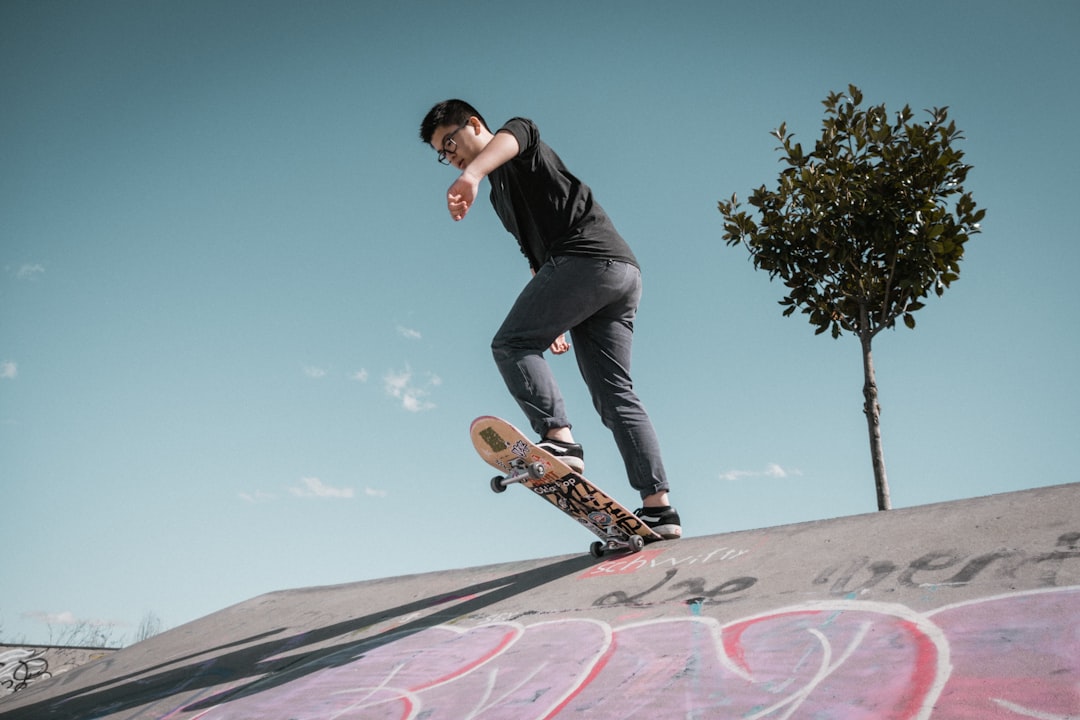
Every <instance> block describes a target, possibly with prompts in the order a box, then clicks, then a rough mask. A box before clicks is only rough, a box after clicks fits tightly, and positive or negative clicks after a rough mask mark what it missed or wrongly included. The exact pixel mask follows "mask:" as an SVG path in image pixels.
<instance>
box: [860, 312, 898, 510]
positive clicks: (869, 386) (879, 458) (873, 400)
mask: <svg viewBox="0 0 1080 720" xmlns="http://www.w3.org/2000/svg"><path fill="white" fill-rule="evenodd" d="M864 327H865V326H864ZM872 341H873V335H872V334H871V333H870V332H869V331H866V330H863V331H862V332H860V333H859V342H860V343H861V344H862V356H863V378H864V382H863V398H864V405H863V412H864V413H866V427H867V429H868V430H869V431H870V462H871V463H872V464H873V466H874V484H875V485H876V486H877V504H878V510H891V509H892V501H891V500H890V499H889V478H888V477H887V476H886V475H885V453H884V451H883V450H882V448H881V405H879V404H878V390H877V379H876V378H875V377H874V357H873V355H872V354H871V352H870V344H871V342H872Z"/></svg>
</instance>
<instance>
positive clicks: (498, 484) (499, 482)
mask: <svg viewBox="0 0 1080 720" xmlns="http://www.w3.org/2000/svg"><path fill="white" fill-rule="evenodd" d="M505 479H506V478H504V477H503V476H502V475H496V476H495V477H493V478H491V489H492V490H493V491H495V492H497V493H501V492H506V485H505V484H503V480H505Z"/></svg>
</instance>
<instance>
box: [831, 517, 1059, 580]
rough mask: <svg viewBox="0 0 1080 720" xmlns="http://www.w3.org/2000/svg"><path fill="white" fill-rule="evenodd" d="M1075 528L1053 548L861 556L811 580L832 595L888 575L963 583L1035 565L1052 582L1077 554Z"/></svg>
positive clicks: (1011, 573) (1014, 574)
mask: <svg viewBox="0 0 1080 720" xmlns="http://www.w3.org/2000/svg"><path fill="white" fill-rule="evenodd" d="M1078 543H1080V533H1076V532H1070V533H1065V534H1063V535H1060V536H1058V538H1057V541H1056V543H1055V549H1054V550H1052V551H1049V552H1043V553H1034V554H1029V553H1025V552H1023V551H1021V550H994V551H992V552H989V553H984V554H982V555H975V556H971V555H968V554H966V553H962V552H959V551H956V550H938V551H934V552H930V553H927V554H925V555H922V556H921V557H918V558H916V559H915V560H912V561H911V562H910V563H908V564H907V565H906V566H901V565H899V564H897V563H895V562H892V561H890V560H871V559H870V558H869V557H867V556H862V557H858V558H855V559H853V560H851V561H850V562H849V563H847V564H846V565H832V566H829V567H827V568H825V569H824V570H822V571H821V572H820V573H819V574H818V576H817V577H816V578H815V579H814V584H815V585H830V587H829V592H830V594H832V595H841V596H849V595H851V594H853V593H854V594H861V593H863V592H866V591H868V590H870V589H872V588H875V587H877V586H878V585H880V584H881V583H882V582H883V581H885V580H886V579H887V578H889V577H891V576H894V575H895V577H896V584H897V585H898V586H901V587H908V588H927V587H935V588H937V587H955V586H962V585H968V584H970V583H972V582H974V581H975V580H976V579H977V578H978V577H979V576H980V575H982V574H983V573H984V572H986V571H987V570H989V569H991V568H996V572H997V574H998V575H999V576H1000V577H1004V578H1016V577H1017V576H1018V574H1020V573H1021V572H1023V571H1025V570H1031V569H1036V570H1037V572H1038V578H1037V579H1036V583H1037V584H1038V585H1039V586H1040V587H1056V586H1057V576H1058V573H1060V572H1061V570H1062V565H1063V564H1064V562H1065V561H1066V560H1076V559H1080V545H1078Z"/></svg>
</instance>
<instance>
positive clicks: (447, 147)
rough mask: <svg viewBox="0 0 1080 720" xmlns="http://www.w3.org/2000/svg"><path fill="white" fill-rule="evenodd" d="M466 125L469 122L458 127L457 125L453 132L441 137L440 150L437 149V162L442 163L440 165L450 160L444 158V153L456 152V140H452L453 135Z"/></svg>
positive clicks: (447, 163) (448, 162)
mask: <svg viewBox="0 0 1080 720" xmlns="http://www.w3.org/2000/svg"><path fill="white" fill-rule="evenodd" d="M468 125H469V123H465V124H464V125H461V126H460V127H458V129H457V130H455V131H454V132H452V133H450V134H449V135H447V136H446V137H444V138H443V141H442V150H440V151H439V163H440V164H442V165H449V164H450V161H449V160H448V159H447V158H446V153H456V152H457V142H456V141H455V140H454V136H455V135H457V134H458V133H459V132H461V131H462V130H463V129H464V128H466V127H468Z"/></svg>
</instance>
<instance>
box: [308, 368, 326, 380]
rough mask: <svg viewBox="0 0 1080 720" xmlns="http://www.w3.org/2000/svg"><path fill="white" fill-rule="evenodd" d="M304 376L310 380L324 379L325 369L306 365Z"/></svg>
mask: <svg viewBox="0 0 1080 720" xmlns="http://www.w3.org/2000/svg"><path fill="white" fill-rule="evenodd" d="M304 374H305V375H307V376H308V377H309V378H311V379H312V380H319V379H321V378H324V377H326V369H325V368H321V367H316V366H314V365H307V366H305V367H304Z"/></svg>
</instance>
